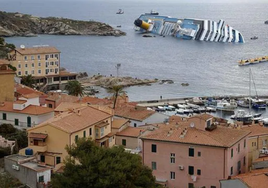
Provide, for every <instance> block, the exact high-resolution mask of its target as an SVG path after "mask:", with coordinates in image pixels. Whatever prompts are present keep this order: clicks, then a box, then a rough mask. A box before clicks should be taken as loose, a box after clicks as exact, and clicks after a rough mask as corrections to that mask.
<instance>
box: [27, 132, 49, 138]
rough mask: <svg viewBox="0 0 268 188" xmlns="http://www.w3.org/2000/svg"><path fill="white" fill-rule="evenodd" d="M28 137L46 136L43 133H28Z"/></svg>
mask: <svg viewBox="0 0 268 188" xmlns="http://www.w3.org/2000/svg"><path fill="white" fill-rule="evenodd" d="M28 137H29V138H37V139H45V138H47V134H43V133H30V134H29V136H28Z"/></svg>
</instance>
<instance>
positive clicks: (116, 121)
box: [112, 118, 129, 129]
mask: <svg viewBox="0 0 268 188" xmlns="http://www.w3.org/2000/svg"><path fill="white" fill-rule="evenodd" d="M128 121H129V119H123V118H122V119H121V118H120V119H118V118H114V120H113V122H112V128H114V129H119V128H120V127H122V126H123V125H125V124H126V123H127V122H128Z"/></svg>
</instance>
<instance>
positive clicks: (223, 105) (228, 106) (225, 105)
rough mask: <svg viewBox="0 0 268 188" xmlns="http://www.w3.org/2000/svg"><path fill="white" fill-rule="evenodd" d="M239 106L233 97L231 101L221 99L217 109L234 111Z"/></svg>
mask: <svg viewBox="0 0 268 188" xmlns="http://www.w3.org/2000/svg"><path fill="white" fill-rule="evenodd" d="M236 108H237V104H236V102H235V101H234V100H233V99H231V100H230V102H228V101H227V100H221V101H218V102H217V106H216V109H217V110H221V111H227V112H233V111H234V110H235V109H236Z"/></svg>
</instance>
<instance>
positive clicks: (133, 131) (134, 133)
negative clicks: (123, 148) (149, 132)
mask: <svg viewBox="0 0 268 188" xmlns="http://www.w3.org/2000/svg"><path fill="white" fill-rule="evenodd" d="M144 131H145V130H144V129H140V128H137V127H127V128H126V129H124V130H122V131H121V132H118V133H116V135H117V136H127V137H135V138H137V137H139V136H140V135H141V133H143V132H144Z"/></svg>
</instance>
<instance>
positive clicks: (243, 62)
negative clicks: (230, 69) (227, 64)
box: [238, 56, 268, 66]
mask: <svg viewBox="0 0 268 188" xmlns="http://www.w3.org/2000/svg"><path fill="white" fill-rule="evenodd" d="M267 61H268V56H263V57H257V58H254V59H246V60H243V59H241V60H240V61H238V65H239V66H245V65H253V64H258V63H262V62H267Z"/></svg>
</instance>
